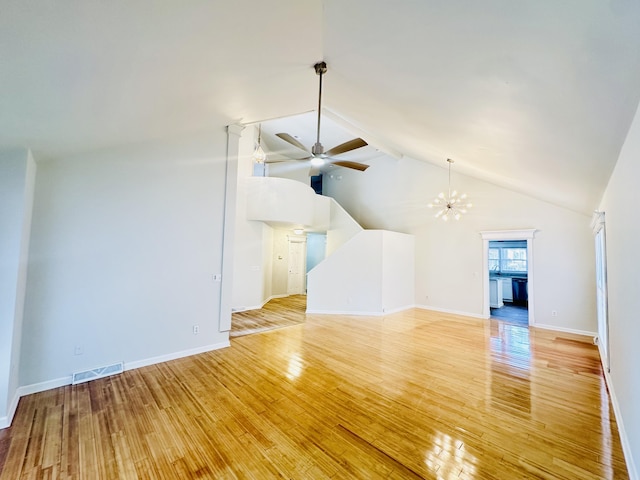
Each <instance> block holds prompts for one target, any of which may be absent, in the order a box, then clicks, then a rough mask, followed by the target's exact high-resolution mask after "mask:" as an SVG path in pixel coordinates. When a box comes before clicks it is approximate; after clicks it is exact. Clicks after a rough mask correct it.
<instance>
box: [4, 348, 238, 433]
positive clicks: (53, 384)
mask: <svg viewBox="0 0 640 480" xmlns="http://www.w3.org/2000/svg"><path fill="white" fill-rule="evenodd" d="M230 345H231V343H230V342H229V340H226V341H224V342H219V343H214V344H211V345H205V346H202V347H198V348H192V349H189V350H182V351H180V352H175V353H170V354H168V355H160V356H157V357H151V358H147V359H144V360H136V361H135V362H125V364H124V369H125V370H134V369H136V368H141V367H148V366H149V365H155V364H156V363H163V362H168V361H170V360H176V359H178V358H184V357H189V356H191V355H197V354H199V353H205V352H211V351H213V350H219V349H221V348H226V347H229V346H230ZM72 380H73V376H72V375H69V376H68V377H61V378H56V379H54V380H48V381H46V382H40V383H33V384H31V385H25V386H22V387H19V388H18V390H17V391H16V395H15V397H14V399H13V401H12V402H11V408H10V409H9V414H8V415H7V416H6V417H0V429H3V428H8V427H10V426H11V422H13V417H14V415H15V412H16V409H17V408H18V402H19V400H20V398H22V397H24V396H26V395H31V394H32V393H40V392H44V391H46V390H52V389H54V388H58V387H65V386H67V385H71V382H72Z"/></svg>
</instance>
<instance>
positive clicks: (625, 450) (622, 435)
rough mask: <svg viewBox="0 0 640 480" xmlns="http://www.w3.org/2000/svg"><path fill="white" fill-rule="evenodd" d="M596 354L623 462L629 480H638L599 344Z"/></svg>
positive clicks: (618, 407)
mask: <svg viewBox="0 0 640 480" xmlns="http://www.w3.org/2000/svg"><path fill="white" fill-rule="evenodd" d="M598 353H599V354H600V363H601V364H602V371H603V372H604V380H605V382H606V383H607V390H609V398H610V399H611V405H612V406H613V415H614V416H615V417H616V425H617V426H618V433H619V434H620V444H621V445H622V453H623V454H624V460H625V462H626V464H627V472H628V473H629V480H640V476H638V470H637V468H636V465H635V462H634V459H633V454H632V451H631V445H630V444H629V437H628V436H627V431H626V429H625V428H624V421H623V419H622V412H621V411H620V405H619V404H618V397H616V392H615V389H614V388H613V382H612V380H611V375H610V374H609V372H608V371H607V367H606V366H605V365H604V364H603V362H602V359H603V358H604V357H603V355H602V350H601V349H600V344H599V343H598Z"/></svg>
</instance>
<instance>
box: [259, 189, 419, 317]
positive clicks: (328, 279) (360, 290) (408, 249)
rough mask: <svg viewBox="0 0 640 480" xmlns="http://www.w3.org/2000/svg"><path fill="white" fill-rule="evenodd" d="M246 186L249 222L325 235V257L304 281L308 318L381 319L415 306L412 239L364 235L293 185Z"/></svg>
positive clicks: (329, 203) (334, 207) (339, 212)
mask: <svg viewBox="0 0 640 480" xmlns="http://www.w3.org/2000/svg"><path fill="white" fill-rule="evenodd" d="M246 180H247V181H248V184H247V190H246V191H247V219H248V220H257V221H262V222H264V223H267V224H269V225H271V226H274V227H281V226H283V225H291V224H293V225H298V226H304V228H305V229H307V230H313V231H325V232H326V234H327V251H326V257H325V259H324V261H322V262H321V263H319V264H318V265H317V266H316V267H315V268H313V269H312V270H311V271H310V272H309V273H308V275H307V313H329V314H350V315H383V314H385V313H390V312H394V311H399V310H403V309H406V308H409V307H411V306H413V305H414V303H415V298H414V297H415V294H414V292H415V286H414V276H415V275H414V263H415V259H414V251H415V245H414V237H413V235H407V234H403V233H397V232H391V231H386V230H365V229H363V228H362V227H361V226H360V225H359V224H358V223H357V222H356V221H355V220H354V219H353V218H352V217H351V216H350V215H349V214H348V213H347V212H346V211H345V210H344V209H343V208H342V207H341V206H340V205H339V204H338V203H337V202H336V201H335V200H334V199H333V198H330V197H324V196H322V195H316V193H315V192H314V191H313V190H312V189H311V188H310V187H307V186H306V185H304V184H303V183H300V182H297V181H295V180H289V179H284V178H273V177H251V178H247V179H246Z"/></svg>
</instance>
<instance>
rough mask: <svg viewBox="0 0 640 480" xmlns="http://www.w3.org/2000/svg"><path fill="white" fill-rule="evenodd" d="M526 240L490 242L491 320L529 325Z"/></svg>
mask: <svg viewBox="0 0 640 480" xmlns="http://www.w3.org/2000/svg"><path fill="white" fill-rule="evenodd" d="M527 272H528V266H527V241H526V240H492V241H490V242H489V312H490V317H491V318H493V319H496V320H502V321H506V322H509V323H513V324H517V325H520V326H524V327H526V326H528V325H529V294H528V283H529V282H528V275H527Z"/></svg>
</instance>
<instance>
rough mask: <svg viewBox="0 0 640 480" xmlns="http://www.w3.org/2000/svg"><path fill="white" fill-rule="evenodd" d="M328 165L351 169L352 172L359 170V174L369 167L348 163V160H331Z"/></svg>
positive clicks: (362, 164)
mask: <svg viewBox="0 0 640 480" xmlns="http://www.w3.org/2000/svg"><path fill="white" fill-rule="evenodd" d="M329 163H331V164H333V165H338V166H339V167H345V168H351V169H353V170H360V171H361V172H364V171H365V170H366V169H367V168H369V165H365V164H364V163H358V162H350V161H348V160H331V161H330V162H329Z"/></svg>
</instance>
